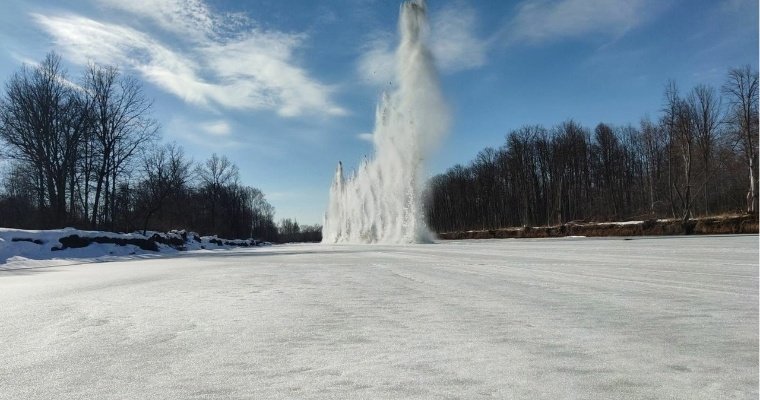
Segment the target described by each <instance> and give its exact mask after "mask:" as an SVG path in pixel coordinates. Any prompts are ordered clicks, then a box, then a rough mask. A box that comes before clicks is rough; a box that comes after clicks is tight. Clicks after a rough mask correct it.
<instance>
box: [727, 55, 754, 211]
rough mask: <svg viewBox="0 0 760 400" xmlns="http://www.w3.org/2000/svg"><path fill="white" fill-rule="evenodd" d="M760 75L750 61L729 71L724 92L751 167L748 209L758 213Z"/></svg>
mask: <svg viewBox="0 0 760 400" xmlns="http://www.w3.org/2000/svg"><path fill="white" fill-rule="evenodd" d="M757 85H758V76H757V71H752V69H751V68H750V66H749V65H747V66H744V67H742V68H734V69H731V70H730V71H729V72H728V79H727V80H726V83H725V84H724V85H723V93H724V94H725V95H726V96H727V97H728V104H729V110H728V114H727V121H728V123H729V124H730V126H731V129H732V132H733V134H734V136H735V137H736V140H737V142H738V143H739V145H740V147H741V149H742V151H743V153H744V158H745V160H746V162H747V167H748V168H749V191H748V192H747V212H750V213H755V212H757V207H758V204H757V203H758V196H757V171H756V169H757V165H756V158H757V136H758V98H757V96H758V87H757Z"/></svg>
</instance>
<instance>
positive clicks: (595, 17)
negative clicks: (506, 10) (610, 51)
mask: <svg viewBox="0 0 760 400" xmlns="http://www.w3.org/2000/svg"><path fill="white" fill-rule="evenodd" d="M668 3H670V1H669V0H663V1H657V0H626V1H619V0H532V1H523V2H522V3H520V4H519V5H518V6H517V11H516V14H515V16H514V17H513V18H512V19H511V20H510V21H509V22H508V23H507V25H506V27H505V29H503V31H502V32H501V34H500V36H502V39H503V41H505V42H506V43H540V42H546V41H551V40H559V39H568V38H578V37H581V36H585V35H590V34H604V35H613V36H620V35H623V34H624V33H625V32H627V31H628V30H630V29H632V28H634V27H636V26H638V25H639V24H641V23H642V22H644V21H646V20H647V18H649V17H651V16H652V15H655V14H657V13H658V12H659V11H660V10H662V9H663V8H664V7H666V6H667V5H668Z"/></svg>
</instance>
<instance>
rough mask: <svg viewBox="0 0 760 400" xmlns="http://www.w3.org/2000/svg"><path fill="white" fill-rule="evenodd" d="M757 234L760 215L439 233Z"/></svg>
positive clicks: (538, 235) (471, 235) (463, 235)
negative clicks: (685, 221)
mask: <svg viewBox="0 0 760 400" xmlns="http://www.w3.org/2000/svg"><path fill="white" fill-rule="evenodd" d="M742 233H745V234H746V233H749V234H757V233H758V217H757V215H749V214H745V215H730V216H714V217H701V218H693V219H691V220H689V222H687V223H683V222H682V221H681V220H680V219H648V220H643V221H626V222H586V221H582V222H576V221H573V222H568V223H565V224H561V225H554V226H537V227H531V226H527V227H514V228H500V229H483V230H469V231H456V232H443V233H438V238H439V239H442V240H460V239H518V238H526V239H527V238H549V237H566V236H587V237H605V236H671V235H716V234H742Z"/></svg>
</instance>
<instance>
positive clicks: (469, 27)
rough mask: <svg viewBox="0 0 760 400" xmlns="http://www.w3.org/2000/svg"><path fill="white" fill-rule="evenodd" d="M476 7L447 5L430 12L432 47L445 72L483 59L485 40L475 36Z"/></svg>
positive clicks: (480, 62)
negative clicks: (431, 14)
mask: <svg viewBox="0 0 760 400" xmlns="http://www.w3.org/2000/svg"><path fill="white" fill-rule="evenodd" d="M476 27H477V17H476V15H475V10H473V9H472V8H470V7H466V6H461V5H460V6H455V7H448V8H445V9H443V10H442V11H440V12H439V13H437V14H435V15H433V18H432V24H431V32H432V35H433V36H432V39H431V40H432V42H431V45H430V47H431V51H432V52H433V55H434V56H435V58H436V62H437V63H438V66H439V67H440V68H441V69H442V70H443V71H446V72H455V71H461V70H466V69H472V68H478V67H481V66H483V65H484V64H485V62H486V50H487V45H486V41H485V40H483V39H481V38H479V37H477V35H476V33H475V30H476Z"/></svg>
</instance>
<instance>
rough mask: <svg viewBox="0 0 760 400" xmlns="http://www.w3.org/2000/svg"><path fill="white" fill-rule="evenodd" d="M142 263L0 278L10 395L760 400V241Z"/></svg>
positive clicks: (308, 251) (616, 241) (320, 252)
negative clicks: (759, 354)
mask: <svg viewBox="0 0 760 400" xmlns="http://www.w3.org/2000/svg"><path fill="white" fill-rule="evenodd" d="M135 257H137V256H135ZM140 257H143V258H142V259H139V258H138V259H135V260H130V261H118V262H108V263H92V264H81V265H64V266H61V265H57V266H56V265H54V266H48V265H44V261H37V262H35V264H33V265H28V266H27V267H29V268H25V269H8V270H4V271H0V388H1V389H0V398H7V399H21V398H35V399H53V398H55V399H73V398H76V399H90V398H98V399H103V398H111V399H126V398H142V399H146V398H183V399H184V398H187V399H192V398H199V399H200V398H258V399H294V398H325V399H328V398H329V399H387V398H394V399H418V398H425V399H441V398H462V399H476V398H505V399H509V398H516V399H536V398H542V399H575V398H578V399H581V398H582V399H666V398H667V399H724V398H727V399H734V398H735V399H757V397H758V238H757V236H756V235H755V236H720V237H704V236H703V237H679V238H674V237H661V238H636V239H634V240H622V239H621V238H610V239H585V238H566V239H536V240H529V239H523V240H483V241H460V242H443V243H438V244H432V245H419V246H380V245H363V246H358V245H357V246H353V245H340V246H338V245H336V246H327V245H289V246H274V247H269V248H256V249H245V250H242V249H241V250H231V251H211V252H188V253H178V254H174V255H161V256H152V257H148V256H140ZM0 267H1V266H0ZM17 267H19V266H17Z"/></svg>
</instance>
